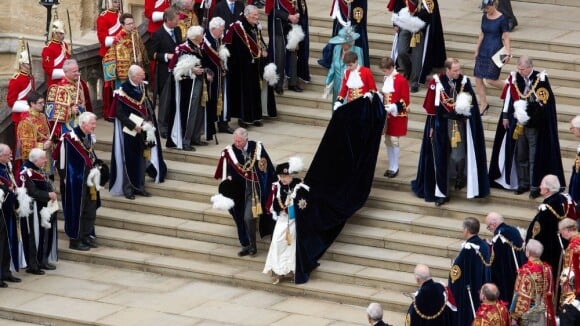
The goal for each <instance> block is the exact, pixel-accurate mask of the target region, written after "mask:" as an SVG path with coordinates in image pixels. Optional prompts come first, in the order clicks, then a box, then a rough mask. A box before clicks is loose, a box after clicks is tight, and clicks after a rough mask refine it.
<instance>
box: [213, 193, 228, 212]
mask: <svg viewBox="0 0 580 326" xmlns="http://www.w3.org/2000/svg"><path fill="white" fill-rule="evenodd" d="M210 201H211V202H212V204H213V208H215V209H219V210H224V211H227V210H230V209H231V208H232V207H234V201H233V200H232V199H231V198H228V197H226V196H224V195H222V194H217V195H213V196H211V198H210Z"/></svg>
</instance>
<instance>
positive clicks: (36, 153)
mask: <svg viewBox="0 0 580 326" xmlns="http://www.w3.org/2000/svg"><path fill="white" fill-rule="evenodd" d="M43 156H44V157H46V152H45V151H44V150H42V149H40V148H33V149H31V150H30V153H28V160H29V161H30V162H32V163H35V162H36V161H37V160H38V159H39V158H41V157H43Z"/></svg>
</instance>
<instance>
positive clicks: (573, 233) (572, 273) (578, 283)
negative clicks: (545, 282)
mask: <svg viewBox="0 0 580 326" xmlns="http://www.w3.org/2000/svg"><path fill="white" fill-rule="evenodd" d="M558 228H559V231H560V235H561V236H562V238H564V239H566V240H568V241H569V243H568V247H567V248H566V254H565V256H564V261H563V262H564V264H563V268H562V274H561V275H560V286H561V289H562V290H561V295H560V304H561V308H560V325H578V323H579V322H580V300H579V296H580V234H578V227H577V226H576V221H574V220H573V219H571V218H565V219H563V220H561V221H560V223H558Z"/></svg>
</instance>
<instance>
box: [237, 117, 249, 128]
mask: <svg viewBox="0 0 580 326" xmlns="http://www.w3.org/2000/svg"><path fill="white" fill-rule="evenodd" d="M238 126H240V127H242V128H248V126H249V125H248V124H247V123H245V122H243V121H242V120H239V119H238Z"/></svg>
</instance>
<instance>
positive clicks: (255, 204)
mask: <svg viewBox="0 0 580 326" xmlns="http://www.w3.org/2000/svg"><path fill="white" fill-rule="evenodd" d="M260 215H262V204H261V203H260V200H259V198H258V196H257V195H254V196H252V216H253V217H254V218H258V217H260Z"/></svg>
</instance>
